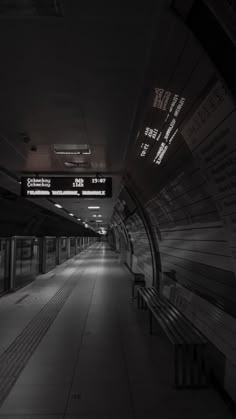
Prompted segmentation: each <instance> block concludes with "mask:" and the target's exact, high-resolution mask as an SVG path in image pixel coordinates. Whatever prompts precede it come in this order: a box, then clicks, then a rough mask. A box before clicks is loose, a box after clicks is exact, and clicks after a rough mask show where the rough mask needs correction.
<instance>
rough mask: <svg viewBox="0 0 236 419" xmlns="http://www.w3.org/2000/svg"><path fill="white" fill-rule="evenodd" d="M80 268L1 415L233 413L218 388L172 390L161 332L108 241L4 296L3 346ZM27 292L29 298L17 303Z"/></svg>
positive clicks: (173, 417) (164, 418) (206, 418)
mask: <svg viewBox="0 0 236 419" xmlns="http://www.w3.org/2000/svg"><path fill="white" fill-rule="evenodd" d="M75 272H78V284H77V286H76V287H75V289H74V291H73V293H72V294H71V295H70V297H69V299H68V300H67V301H66V303H65V305H64V307H63V308H62V309H61V311H60V312H59V314H58V316H57V317H56V319H55V320H54V322H53V324H52V326H51V327H50V329H49V331H48V332H47V333H46V335H45V336H44V338H43V339H42V341H41V343H40V345H39V347H38V348H37V349H36V351H35V352H34V354H33V356H32V357H31V359H30V361H29V362H28V364H27V365H26V367H25V368H24V370H23V372H22V373H21V375H20V377H19V378H18V380H17V381H16V384H15V385H14V387H13V388H12V390H11V392H10V394H9V395H8V397H7V399H6V400H5V402H4V403H3V405H2V407H1V409H0V419H3V418H4V419H13V418H14V419H31V418H34V419H42V418H43V419H49V418H51V419H65V418H67V419H69V418H70V419H75V418H81V419H95V418H96V419H108V418H109V419H154V418H155V419H156V418H158V419H177V418H178V419H179V418H188V419H190V418H191V419H200V418H203V419H230V418H233V415H232V414H231V413H230V411H229V409H228V407H227V406H226V405H225V404H224V402H223V401H222V399H221V397H220V396H219V395H218V394H217V393H216V392H215V391H214V390H213V389H205V390H197V391H196V390H195V391H191V390H186V391H185V390H179V391H177V390H175V389H174V388H173V386H172V375H171V371H172V366H171V357H170V351H169V346H168V343H167V342H166V340H165V338H164V337H163V336H162V333H160V332H157V334H155V335H154V336H149V335H148V328H147V318H146V313H144V312H141V313H140V312H137V309H136V308H135V305H134V304H133V303H132V302H131V299H130V297H131V295H130V277H129V273H128V272H127V270H126V269H124V268H123V267H122V266H121V265H120V263H119V260H118V259H117V257H116V255H115V254H114V253H113V252H111V251H110V250H109V249H107V248H106V246H105V244H102V243H99V244H96V245H95V246H94V247H93V248H91V249H89V250H88V251H87V252H86V253H83V254H82V255H80V256H79V257H77V258H75V259H73V260H72V261H70V262H69V263H68V264H67V265H64V266H63V267H62V268H61V269H59V268H57V270H56V275H55V276H54V277H51V278H46V280H45V277H42V278H39V279H37V281H35V282H34V283H33V284H31V285H28V286H27V287H26V288H24V289H23V290H21V291H20V292H19V293H16V294H14V296H10V297H4V298H5V300H4V298H3V299H2V300H1V302H3V305H2V313H1V314H3V315H4V319H5V320H6V322H7V325H8V327H9V329H7V328H6V327H5V328H4V324H3V323H4V322H3V321H2V322H0V328H1V330H0V331H3V333H2V335H1V336H2V338H1V344H0V348H5V347H6V346H7V344H9V343H10V342H11V341H12V340H13V339H14V338H15V337H16V336H17V334H19V333H20V331H21V329H22V328H23V327H24V326H25V325H26V324H27V322H29V321H30V320H31V318H33V316H35V315H36V314H37V312H38V311H39V310H40V309H41V308H42V307H43V305H44V304H46V303H47V302H48V301H49V299H50V298H51V297H52V296H53V295H54V294H55V293H56V292H57V291H58V289H59V288H60V287H61V286H62V285H63V283H64V282H65V280H66V279H68V278H69V276H70V275H74V274H75ZM35 289H37V292H36V291H35ZM25 294H30V296H29V297H27V298H25V299H23V300H22V302H21V303H19V304H17V305H16V304H15V302H16V301H17V300H19V298H20V297H21V295H22V296H23V295H25ZM14 316H15V317H14ZM14 319H15V320H14ZM14 321H15V323H14ZM7 330H9V333H7Z"/></svg>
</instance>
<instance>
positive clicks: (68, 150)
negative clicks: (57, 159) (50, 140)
mask: <svg viewBox="0 0 236 419" xmlns="http://www.w3.org/2000/svg"><path fill="white" fill-rule="evenodd" d="M53 150H54V153H56V154H63V155H68V154H72V155H75V154H77V155H78V154H91V150H90V148H89V145H88V144H53Z"/></svg>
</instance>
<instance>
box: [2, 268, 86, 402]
mask: <svg viewBox="0 0 236 419" xmlns="http://www.w3.org/2000/svg"><path fill="white" fill-rule="evenodd" d="M81 273H82V272H81ZM81 273H80V275H81ZM77 284H78V274H76V275H73V276H72V277H71V278H70V279H68V280H67V281H66V283H65V284H64V285H63V286H62V287H61V288H60V289H59V290H58V291H57V292H56V294H55V295H54V296H53V297H52V298H51V299H50V301H49V302H48V303H47V304H46V305H45V306H44V307H43V308H42V310H41V311H40V312H39V313H38V314H37V315H36V316H35V317H34V318H33V319H32V320H31V322H30V323H29V324H28V325H27V326H26V327H25V329H23V331H22V332H21V333H20V334H19V335H18V336H17V338H16V339H15V340H14V341H13V342H12V343H11V345H10V346H9V347H8V348H7V349H6V350H5V351H4V352H3V354H2V355H1V356H0V406H1V404H2V403H3V401H4V400H5V398H6V397H7V395H8V394H9V392H10V390H11V389H12V387H13V386H14V384H15V382H16V380H17V378H18V377H19V375H20V373H21V371H22V370H23V368H24V367H25V366H26V364H27V362H28V361H29V359H30V357H31V356H32V355H33V353H34V351H35V350H36V349H37V347H38V345H39V343H40V341H41V340H42V338H43V337H44V335H45V334H46V333H47V331H48V329H49V327H50V326H51V324H52V323H53V321H54V320H55V318H56V316H57V315H58V313H59V312H60V310H61V309H62V307H63V305H64V304H65V302H66V300H67V299H68V298H69V296H70V294H71V293H72V291H73V289H74V288H75V286H76V285H77Z"/></svg>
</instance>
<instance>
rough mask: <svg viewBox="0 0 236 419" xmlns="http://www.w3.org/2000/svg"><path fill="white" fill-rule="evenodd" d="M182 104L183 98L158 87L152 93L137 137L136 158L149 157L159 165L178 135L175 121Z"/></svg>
mask: <svg viewBox="0 0 236 419" xmlns="http://www.w3.org/2000/svg"><path fill="white" fill-rule="evenodd" d="M184 104H185V98H184V97H182V96H181V95H179V94H176V93H173V92H170V91H167V90H164V89H162V88H159V87H156V88H155V89H154V90H153V91H152V93H151V97H150V103H149V108H150V107H151V110H150V109H149V111H148V114H147V118H146V121H145V122H146V123H145V126H144V127H143V128H142V130H141V132H140V136H139V137H140V138H139V143H140V145H139V148H138V157H141V158H142V159H143V158H145V157H149V159H151V161H152V163H154V164H157V165H160V164H161V162H162V160H163V157H164V155H165V154H166V152H167V150H168V148H169V146H170V144H171V143H172V141H173V139H174V137H175V136H176V134H177V133H178V128H177V125H178V123H177V121H178V118H179V114H180V113H181V111H182V108H183V106H184ZM150 105H151V106H150Z"/></svg>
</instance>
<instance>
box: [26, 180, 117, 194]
mask: <svg viewBox="0 0 236 419" xmlns="http://www.w3.org/2000/svg"><path fill="white" fill-rule="evenodd" d="M21 196H24V197H25V198H111V197H112V178H111V177H88V176H76V177H49V176H34V177H33V176H23V177H22V178H21Z"/></svg>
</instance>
